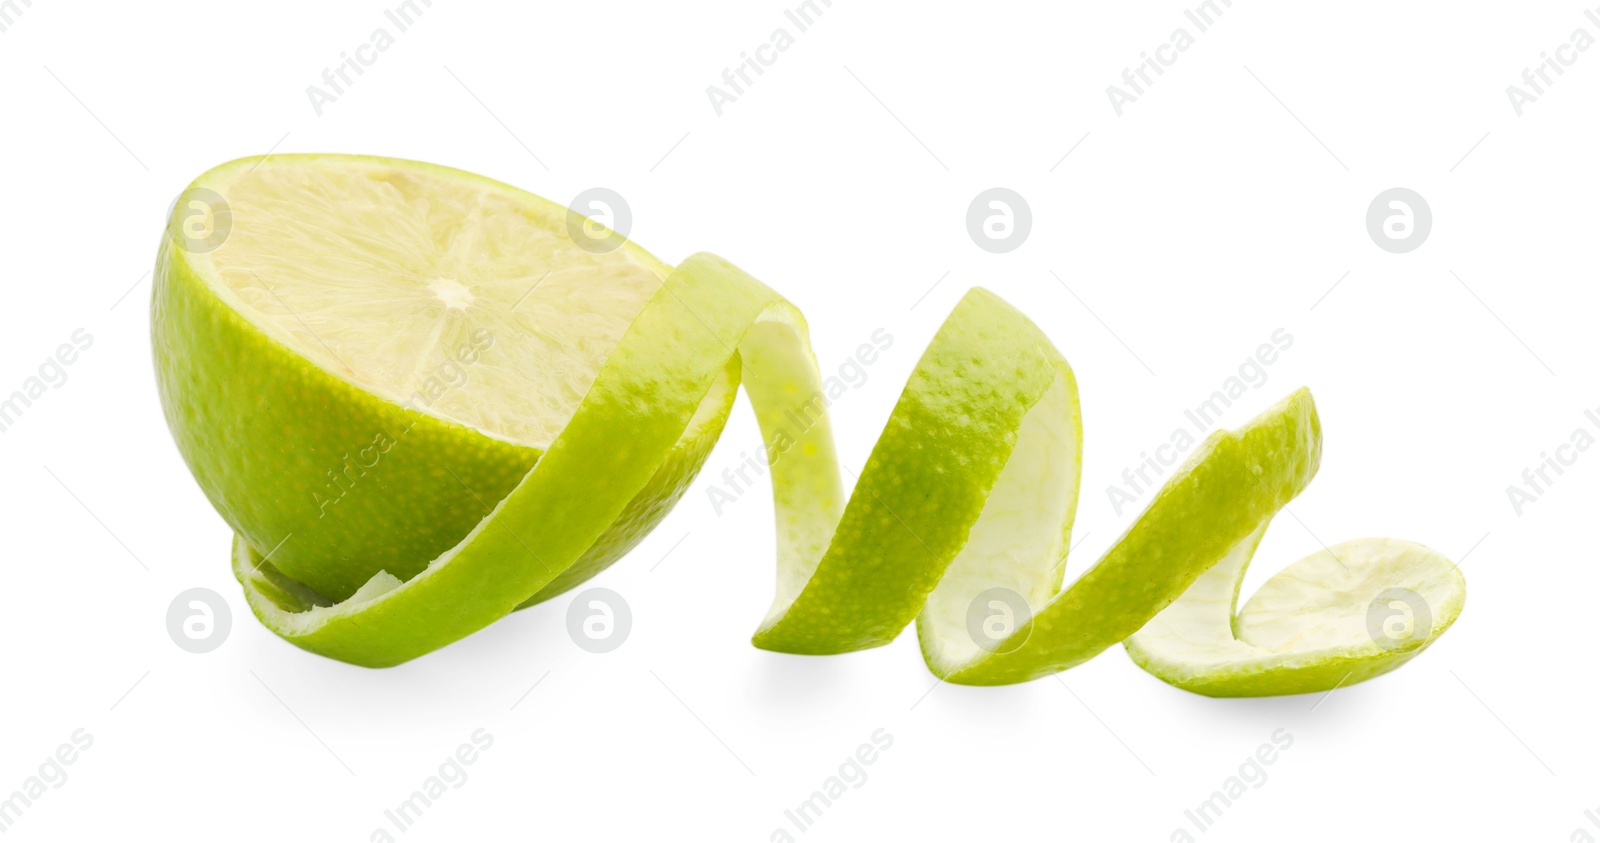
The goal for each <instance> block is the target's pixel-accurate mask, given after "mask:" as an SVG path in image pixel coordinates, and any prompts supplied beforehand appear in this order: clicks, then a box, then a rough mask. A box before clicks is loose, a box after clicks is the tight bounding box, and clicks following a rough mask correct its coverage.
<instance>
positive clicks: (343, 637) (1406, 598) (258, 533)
mask: <svg viewBox="0 0 1600 843" xmlns="http://www.w3.org/2000/svg"><path fill="white" fill-rule="evenodd" d="M191 191H192V192H196V193H197V195H198V194H199V193H200V192H203V194H204V195H205V196H207V197H215V198H216V199H217V201H218V202H225V203H226V206H227V208H228V214H229V215H230V216H229V225H230V226H231V230H230V231H229V236H227V237H225V238H210V237H208V238H206V239H204V240H203V241H201V243H202V245H203V246H204V248H197V247H196V245H195V242H194V240H193V239H192V238H186V237H183V236H179V234H178V232H184V231H187V230H189V229H188V228H187V227H186V225H185V224H184V221H183V220H182V219H175V221H174V226H173V230H174V232H175V234H174V236H172V237H170V238H169V239H168V240H167V242H166V243H165V244H164V246H163V250H162V253H161V258H160V262H159V265H158V272H157V279H156V280H157V283H156V292H155V303H154V307H153V323H154V326H153V336H154V339H155V349H156V361H157V371H158V373H159V376H160V384H161V389H162V398H163V406H164V407H165V409H166V412H167V418H168V422H169V424H170V425H171V427H172V429H173V432H174V436H175V438H176V439H177V441H178V445H179V448H180V450H181V451H182V452H183V454H184V456H185V458H186V459H187V460H188V462H189V464H190V466H191V468H192V469H193V471H194V473H195V475H196V477H197V478H198V479H199V481H200V484H201V486H202V488H204V489H205V491H206V493H207V494H208V495H209V496H210V498H211V500H212V502H213V503H214V504H215V505H216V507H217V509H218V511H219V512H220V513H221V514H222V515H223V517H224V518H226V519H227V520H228V522H229V523H230V524H231V525H233V527H234V529H235V531H236V532H237V534H238V535H237V538H236V540H235V545H234V571H235V574H236V576H237V577H238V579H239V581H240V582H241V583H242V584H243V586H244V590H245V594H246V597H247V599H248V600H249V603H250V606H251V608H252V610H253V611H254V612H255V613H256V615H257V617H258V618H260V619H261V620H262V622H263V623H264V624H266V625H267V626H268V627H269V628H270V629H272V630H273V631H274V632H276V633H277V634H278V635H280V636H282V637H284V638H285V639H287V640H288V641H290V642H292V643H294V644H296V645H298V646H300V647H304V648H306V649H308V650H311V651H313V652H317V653H321V654H323V655H327V656H330V657H333V658H337V659H341V660H344V661H348V662H351V663H354V664H360V665H368V666H385V665H393V664H397V663H400V662H403V661H406V660H408V659H411V658H415V657H417V656H420V655H423V654H425V653H428V652H430V651H432V650H435V649H438V648H440V647H443V646H445V645H446V644H449V643H450V642H452V641H455V640H458V639H460V638H461V637H463V636H465V635H468V634H470V633H472V632H473V631H475V630H477V629H480V628H482V627H484V626H486V625H488V624H490V623H493V622H494V621H495V620H497V619H499V618H501V617H503V616H505V615H506V614H508V613H509V612H511V611H513V610H514V609H516V608H519V607H521V606H526V605H528V604H530V603H533V602H537V601H538V600H541V599H545V598H547V597H549V596H551V595H553V594H557V593H560V592H561V591H562V590H564V589H567V588H570V587H572V586H573V585H576V584H577V583H580V582H582V581H584V580H585V579H587V578H588V577H590V576H593V575H594V574H595V573H596V572H597V571H599V570H601V569H603V568H604V567H605V566H606V565H608V564H610V563H611V562H612V561H614V560H616V559H617V558H618V557H620V556H621V555H622V554H623V553H625V552H626V551H627V550H628V548H629V547H631V546H632V545H633V544H634V543H635V542H637V541H638V540H639V538H640V537H642V536H643V535H645V534H646V533H647V532H648V531H649V530H650V529H651V528H652V527H653V526H654V525H655V524H656V523H657V522H658V521H659V520H660V519H661V518H662V517H663V516H664V515H665V513H666V512H667V511H668V510H669V509H670V508H671V506H672V505H673V503H674V502H676V500H677V499H678V497H679V496H680V495H681V494H682V491H683V489H684V488H686V487H687V485H688V484H689V482H690V481H691V480H692V478H693V477H694V475H695V473H696V472H697V471H698V470H699V467H700V465H701V463H702V462H703V460H704V459H705V456H706V454H707V453H708V452H709V450H710V448H711V446H712V444H713V443H714V442H715V440H716V438H717V436H718V435H719V433H720V432H721V429H722V426H723V422H724V421H725V420H726V418H727V414H728V412H729V409H730V407H731V403H732V399H733V393H734V390H735V388H736V386H737V385H741V384H742V385H743V386H744V388H745V391H746V393H747V395H748V396H749V399H750V403H751V406H752V407H753V408H754V410H755V414H756V418H757V421H758V422H759V423H760V426H761V430H762V436H763V440H764V445H765V451H766V453H767V456H768V458H769V461H770V477H771V480H772V484H773V497H774V503H775V506H776V510H777V512H776V514H777V537H778V548H777V550H778V553H777V557H778V558H777V566H778V573H777V589H776V594H775V596H774V600H773V602H772V605H771V607H770V609H769V610H768V612H767V615H766V618H765V619H764V620H763V621H762V623H761V625H760V628H759V630H758V631H757V633H756V636H755V643H756V644H757V646H760V647H764V648H768V649H773V650H781V651H784V652H791V653H817V654H821V653H839V652H846V651H850V650H858V649H862V648H866V647H874V646H879V645H881V644H884V643H887V642H889V641H891V640H893V639H894V638H895V637H896V636H897V635H899V633H900V632H902V631H903V630H904V629H905V628H906V627H907V626H909V625H910V624H911V623H912V622H913V621H915V622H916V625H917V628H918V632H919V635H920V637H921V640H922V645H923V652H924V655H925V658H926V661H927V663H928V666H929V668H930V670H932V671H933V672H934V673H935V674H936V675H938V676H940V677H941V678H944V679H947V680H950V681H954V682H963V683H970V684H1000V683H1006V682H1018V681H1024V680H1027V679H1032V678H1035V677H1038V676H1043V675H1047V674H1051V673H1055V672H1058V671H1062V670H1066V669H1068V668H1070V667H1072V666H1074V665H1077V664H1080V663H1082V662H1083V661H1085V660H1087V659H1089V658H1091V657H1093V656H1094V655H1095V654H1097V653H1099V652H1101V651H1102V650H1104V649H1106V648H1107V647H1110V646H1112V645H1114V644H1116V643H1119V642H1122V641H1124V640H1127V641H1128V648H1129V650H1130V652H1131V653H1132V654H1133V655H1134V658H1135V660H1136V661H1138V662H1139V663H1140V664H1141V665H1142V666H1144V667H1145V668H1146V669H1148V670H1150V671H1151V672H1152V673H1154V674H1155V675H1157V676H1158V677H1160V678H1162V679H1164V680H1166V681H1168V682H1171V683H1173V684H1175V685H1179V686H1180V687H1185V688H1189V689H1191V690H1195V691H1199V692H1202V693H1218V694H1278V693H1294V692H1301V691H1308V690H1316V689H1321V688H1329V687H1335V686H1337V685H1339V684H1348V683H1349V682H1351V681H1359V680H1360V679H1364V678H1367V677H1369V676H1373V675H1377V674H1378V673H1381V672H1383V671H1384V670H1388V669H1392V668H1393V667H1394V666H1396V665H1398V664H1399V663H1401V662H1403V661H1404V660H1405V659H1407V658H1410V657H1411V656H1413V655H1415V654H1416V652H1418V651H1420V650H1421V648H1422V647H1424V646H1426V644H1427V643H1428V642H1430V641H1432V640H1433V639H1434V638H1436V637H1437V636H1438V635H1439V634H1440V633H1442V632H1443V631H1444V629H1445V628H1446V627H1448V626H1449V624H1450V623H1451V622H1453V621H1454V619H1455V616H1456V615H1457V614H1458V613H1459V611H1460V608H1461V603H1462V601H1463V599H1464V593H1465V592H1464V586H1463V585H1462V582H1461V580H1460V576H1459V572H1456V571H1454V568H1453V566H1449V563H1448V562H1447V561H1446V560H1443V559H1442V558H1441V557H1438V556H1437V555H1436V554H1433V553H1431V551H1426V550H1425V549H1422V548H1420V547H1418V546H1415V545H1409V544H1405V543H1399V542H1386V541H1382V540H1376V541H1367V542H1359V543H1353V544H1351V545H1346V546H1341V548H1335V549H1333V550H1332V551H1330V552H1329V553H1328V554H1325V555H1318V556H1313V557H1310V558H1308V559H1307V560H1304V561H1302V562H1300V563H1298V564H1297V565H1295V566H1293V567H1291V568H1290V569H1289V570H1288V571H1286V572H1285V573H1284V574H1282V575H1280V576H1279V577H1278V578H1275V579H1274V580H1273V581H1272V583H1270V584H1269V585H1268V587H1267V588H1265V589H1263V590H1262V591H1261V593H1260V594H1258V595H1257V596H1256V598H1255V599H1254V600H1252V601H1251V602H1250V604H1249V605H1247V606H1246V608H1245V610H1244V612H1243V613H1241V614H1240V615H1239V617H1238V618H1237V620H1236V619H1235V618H1234V616H1233V606H1234V599H1235V598H1236V596H1237V592H1238V583H1239V578H1240V577H1241V576H1242V574H1243V571H1244V565H1245V563H1246V562H1248V559H1249V556H1250V554H1251V552H1253V550H1254V548H1255V546H1256V543H1257V541H1258V540H1259V538H1260V536H1261V535H1262V533H1263V531H1264V530H1265V529H1266V527H1267V525H1268V523H1269V522H1270V520H1271V519H1272V517H1273V516H1274V515H1275V514H1276V513H1277V512H1278V511H1279V510H1280V509H1282V508H1283V507H1284V506H1285V505H1286V504H1287V503H1288V502H1289V501H1290V500H1292V499H1293V498H1294V497H1295V496H1296V495H1297V494H1299V492H1300V491H1301V490H1302V489H1304V488H1305V486H1306V485H1307V484H1308V483H1309V482H1310V481H1311V478H1312V477H1313V476H1314V475H1315V473H1316V470H1317V467H1318V464H1319V461H1320V458H1321V453H1322V451H1321V424H1320V422H1319V420H1318V418H1317V413H1316V408H1315V406H1314V404H1313V402H1312V400H1311V396H1310V394H1309V393H1308V392H1306V391H1304V390H1301V391H1299V392H1297V393H1295V394H1293V395H1291V396H1289V397H1288V398H1286V399H1284V400H1283V401H1282V402H1280V403H1279V404H1277V405H1276V406H1274V407H1272V408H1271V409H1269V410H1267V411H1266V412H1265V413H1263V414H1262V415H1261V416H1259V417H1258V418H1256V419H1255V420H1253V421H1251V422H1250V423H1249V424H1247V425H1246V426H1244V427H1243V428H1241V429H1239V430H1237V431H1230V432H1219V433H1216V434H1213V435H1212V436H1211V437H1210V438H1208V439H1207V440H1206V442H1205V443H1204V444H1203V445H1202V446H1201V447H1199V448H1197V449H1196V452H1195V453H1194V455H1193V456H1191V458H1190V459H1189V460H1188V461H1187V462H1186V463H1185V464H1184V465H1183V466H1182V467H1181V468H1180V469H1179V470H1178V471H1176V472H1175V473H1174V475H1173V477H1172V479H1171V480H1170V481H1169V482H1168V483H1167V484H1166V486H1165V487H1163V488H1162V489H1161V490H1160V492H1158V493H1157V494H1156V495H1155V497H1154V498H1153V500H1152V502H1151V504H1150V506H1149V508H1148V509H1147V510H1146V511H1145V512H1144V513H1143V514H1142V515H1141V516H1140V517H1139V519H1138V520H1137V521H1136V522H1135V523H1134V525H1133V526H1132V527H1131V528H1130V529H1129V530H1128V532H1127V533H1126V534H1125V535H1124V536H1123V537H1122V538H1121V539H1120V540H1119V541H1118V542H1117V543H1116V544H1115V545H1114V546H1113V547H1112V549H1111V550H1110V551H1109V552H1108V553H1107V554H1106V556H1105V557H1104V558H1103V559H1101V560H1100V561H1099V562H1098V563H1096V564H1095V565H1093V566H1092V567H1091V568H1090V569H1089V570H1088V571H1087V572H1086V573H1085V574H1084V575H1083V576H1082V577H1080V578H1079V579H1078V580H1077V581H1076V582H1074V583H1073V584H1072V586H1071V587H1069V588H1067V589H1066V590H1064V591H1063V590H1061V588H1060V586H1061V583H1062V580H1063V570H1064V565H1065V562H1066V555H1067V548H1068V547H1069V546H1070V536H1071V530H1072V524H1073V517H1074V511H1075V509H1076V503H1077V497H1078V487H1079V473H1080V464H1081V452H1082V438H1083V435H1082V424H1081V418H1080V410H1079V402H1078V394H1077V385H1076V381H1075V379H1074V377H1073V373H1072V369H1071V368H1070V367H1069V366H1068V365H1067V362H1066V360H1065V359H1064V358H1063V357H1062V356H1061V354H1060V352H1058V351H1057V350H1056V348H1055V347H1054V346H1053V345H1052V344H1051V343H1050V341H1049V339H1048V338H1047V337H1046V336H1045V335H1044V333H1043V332H1042V331H1040V330H1039V328H1038V327H1037V326H1035V325H1034V324H1033V323H1032V322H1031V321H1029V320H1028V319H1027V317H1025V316H1023V315H1022V314H1021V313H1019V312H1018V311H1017V310H1015V309H1014V308H1012V307H1011V306H1010V305H1008V304H1006V303H1005V302H1004V301H1001V300H1000V299H999V298H998V297H996V296H994V295H993V294H991V293H988V292H986V291H983V290H973V291H971V292H969V293H968V294H967V296H966V297H965V298H963V299H962V301H961V303H960V304H959V305H958V306H957V307H956V308H955V310H954V312H952V313H951V314H950V317H949V318H948V319H947V320H946V321H945V323H944V325H943V326H942V327H941V328H940V330H939V332H938V333H937V335H936V336H935V337H934V339H933V341H932V343H930V345H929V347H928V349H927V351H926V352H925V353H924V354H923V356H922V358H921V359H920V360H919V362H918V363H917V365H916V367H915V369H914V370H913V372H912V374H911V377H910V380H909V381H908V383H907V385H906V387H905V390H904V391H903V392H902V394H901V396H900V400H899V402H898V403H897V404H896V406H895V408H894V410H893V412H892V413H891V415H890V417H889V420H888V423H887V424H886V426H885V429H884V432H883V435H882V437H881V438H880V439H879V440H878V443H877V445H876V446H875V447H874V449H873V452H872V455H871V457H870V458H869V459H868V461H867V463H866V464H865V466H864V467H863V469H862V472H861V475H860V477H859V479H858V480H857V482H856V485H855V488H854V490H853V491H852V492H851V493H850V494H849V495H848V496H846V495H845V493H844V491H843V488H842V486H841V484H840V481H839V470H838V464H837V462H836V460H835V457H834V450H833V436H832V432H831V429H830V427H829V423H828V417H827V412H826V409H827V403H828V401H827V398H826V395H825V392H824V390H825V388H826V387H825V384H824V381H823V378H822V376H821V374H820V372H819V371H818V368H817V365H816V361H815V359H814V357H813V355H812V353H811V348H810V345H809V340H808V338H807V332H806V325H805V321H804V319H803V318H802V317H801V315H800V313H799V311H798V310H796V309H795V308H794V306H793V305H791V304H789V303H788V302H787V301H785V300H784V299H783V298H782V297H781V296H779V295H778V294H777V293H775V292H773V291H772V290H771V289H769V288H767V287H766V286H765V285H763V284H761V283H760V282H758V281H756V280H755V279H753V278H751V277H750V276H749V275H746V274H745V273H744V272H742V271H740V270H739V269H737V268H736V267H734V266H732V265H731V264H729V263H727V262H726V261H723V260H721V259H720V258H717V257H715V256H711V255H696V256H693V257H691V258H689V259H688V260H686V261H684V263H683V264H682V265H680V266H679V267H677V268H676V269H669V268H668V267H666V266H664V265H662V264H660V263H659V262H657V261H655V259H654V258H651V257H650V256H649V255H647V254H645V253H644V252H643V251H641V250H639V249H638V247H636V246H633V245H632V244H629V243H626V242H625V241H621V240H620V239H616V240H608V241H606V242H607V243H608V244H610V246H617V248H614V249H612V248H610V246H608V247H607V249H598V250H594V251H591V250H589V249H586V248H583V245H584V244H580V243H578V242H575V241H574V240H573V239H572V238H573V235H571V234H570V233H569V231H568V228H567V224H566V212H565V210H564V209H561V208H559V207H558V206H555V205H551V204H550V203H548V202H545V201H544V200H542V199H538V198H537V197H534V196H531V195H529V194H526V193H523V192H521V191H518V190H515V189H513V188H510V187H506V186H504V185H499V184H497V183H494V182H491V181H488V180H486V179H482V178H480V177H477V176H472V175H470V174H466V173H460V172H458V171H454V170H447V169H444V168H439V167H433V166H430V165H424V164H416V163H412V162H403V161H393V160H387V159H370V158H354V157H348V156H279V157H274V158H270V159H266V160H257V161H245V162H235V163H234V164H229V165H224V166H223V167H221V168H218V169H217V170H214V171H212V172H211V173H208V174H207V175H206V176H203V177H202V178H201V180H200V181H199V182H197V183H196V186H195V187H194V188H192V189H191ZM185 207H192V205H186V204H185V203H182V202H180V211H179V214H180V216H181V214H182V213H184V211H182V210H181V209H182V208H185ZM206 230H212V229H206ZM219 240H220V242H218V241H219ZM1341 551H1342V554H1341ZM1408 612H1409V614H1408ZM1386 613H1387V614H1386ZM1374 619H1376V621H1374ZM1373 623H1376V625H1375V626H1374V625H1372V624H1373ZM1364 624H1365V625H1364ZM1141 628H1142V630H1141ZM1373 629H1380V630H1383V633H1384V637H1383V638H1382V640H1380V639H1379V637H1378V636H1377V635H1375V634H1374V633H1372V632H1371V630H1373ZM1130 636H1131V637H1130ZM1397 642H1398V643H1397Z"/></svg>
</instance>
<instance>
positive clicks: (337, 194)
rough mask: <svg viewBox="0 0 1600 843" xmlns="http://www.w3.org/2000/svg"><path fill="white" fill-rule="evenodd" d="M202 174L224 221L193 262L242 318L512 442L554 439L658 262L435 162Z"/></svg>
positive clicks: (663, 270) (657, 280)
mask: <svg viewBox="0 0 1600 843" xmlns="http://www.w3.org/2000/svg"><path fill="white" fill-rule="evenodd" d="M201 186H203V187H206V188H208V189H211V190H213V191H216V192H217V193H219V194H221V195H222V196H224V197H225V198H226V200H227V202H228V204H229V206H230V209H231V211H232V214H233V230H232V232H231V233H230V235H229V237H228V239H227V241H226V242H225V243H224V244H223V246H222V247H221V248H219V249H217V250H215V251H212V252H207V253H204V254H202V255H199V256H196V259H195V260H194V261H193V265H194V267H195V268H196V269H197V270H198V271H200V272H201V273H202V275H203V276H205V277H207V278H208V279H212V280H216V281H220V282H221V285H222V286H223V288H224V289H225V290H226V291H227V293H229V294H231V299H232V301H233V302H234V303H235V304H236V306H237V308H238V310H239V312H240V314H241V315H243V316H245V317H246V318H247V319H249V320H250V321H252V322H254V323H255V324H256V325H258V326H260V327H261V328H262V329H263V330H264V331H265V332H266V333H267V334H269V335H270V336H272V337H273V338H275V339H278V340H280V341H281V342H283V343H284V344H285V345H287V346H289V347H290V348H291V349H293V350H294V351H295V352H296V353H297V354H299V355H301V356H302V357H304V358H306V359H307V360H309V361H311V362H312V363H315V364H316V365H317V366H319V367H321V368H322V369H324V370H327V371H329V372H333V373H335V374H337V375H339V376H341V377H344V378H346V379H348V380H350V381H351V382H352V383H354V384H355V385H356V386H359V387H360V388H362V389H364V390H366V391H368V392H371V393H373V394H374V395H376V396H378V397H380V398H384V399H386V400H389V401H392V402H394V403H397V404H402V405H408V406H412V407H414V408H416V409H418V410H421V411H426V412H429V413H431V414H433V415H436V416H439V417H441V418H444V419H448V420H450V421H453V422H456V423H458V424H461V425H464V426H466V427H470V428H473V429H475V430H478V431H482V432H484V433H488V434H490V435H493V436H496V437H499V438H501V439H505V440H507V441H510V442H514V443H517V444H521V445H529V446H534V447H540V448H542V447H544V446H547V445H548V444H549V443H550V440H552V439H554V438H555V435H556V433H558V432H559V431H560V430H561V427H562V426H563V425H565V424H566V421H567V419H568V418H570V417H571V415H572V411H573V409H575V408H576V407H577V406H578V402H579V401H581V400H582V399H583V395H584V393H586V392H588V391H589V385H590V384H592V383H593V382H594V376H595V374H596V373H597V372H598V371H599V369H600V364H601V363H602V362H604V360H605V358H606V355H607V354H609V353H610V352H611V349H612V348H613V347H614V346H615V345H616V343H617V340H618V339H619V338H620V337H621V336H622V333H623V331H625V330H627V328H628V325H629V324H630V323H631V322H632V321H633V318H634V316H636V315H638V313H639V311H640V310H641V309H643V308H644V304H645V302H646V301H647V300H649V298H650V296H651V295H652V294H653V293H654V292H655V291H656V289H657V288H658V287H660V286H661V282H662V280H663V279H664V278H665V277H666V274H667V271H668V269H667V267H666V266H664V265H662V264H661V263H660V262H658V261H656V260H655V259H654V258H652V257H650V256H649V255H647V254H645V253H644V252H643V251H641V250H639V249H637V248H620V249H613V250H609V251H603V252H602V251H589V250H587V249H585V248H582V245H580V244H577V243H574V241H573V240H572V238H571V237H569V236H568V233H567V230H566V213H567V211H566V209H565V208H561V207H559V206H555V205H552V204H550V203H545V202H543V201H542V200H538V199H536V198H534V197H531V196H530V195H528V194H523V193H521V192H520V191H513V190H510V189H509V188H505V187H503V186H499V185H496V184H494V183H493V182H489V181H487V180H476V179H469V178H464V177H460V176H456V175H452V174H447V173H446V172H445V171H440V172H437V173H434V172H429V171H428V170H427V169H426V168H417V167H396V166H393V165H391V164H388V163H386V162H383V161H372V160H366V159H351V158H331V159H324V160H319V161H315V162H314V163H313V162H307V161H305V160H303V159H300V158H297V157H274V158H268V159H266V160H265V161H262V162H259V165H258V166H257V165H252V166H249V167H248V168H247V167H246V166H244V165H240V166H237V167H234V168H232V169H228V168H224V169H222V170H219V171H217V172H215V173H214V174H213V175H212V176H211V177H210V178H208V179H206V180H205V181H203V182H202V183H201ZM490 347H492V348H493V349H494V352H493V353H492V354H489V353H487V351H488V349H489V348H490Z"/></svg>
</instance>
